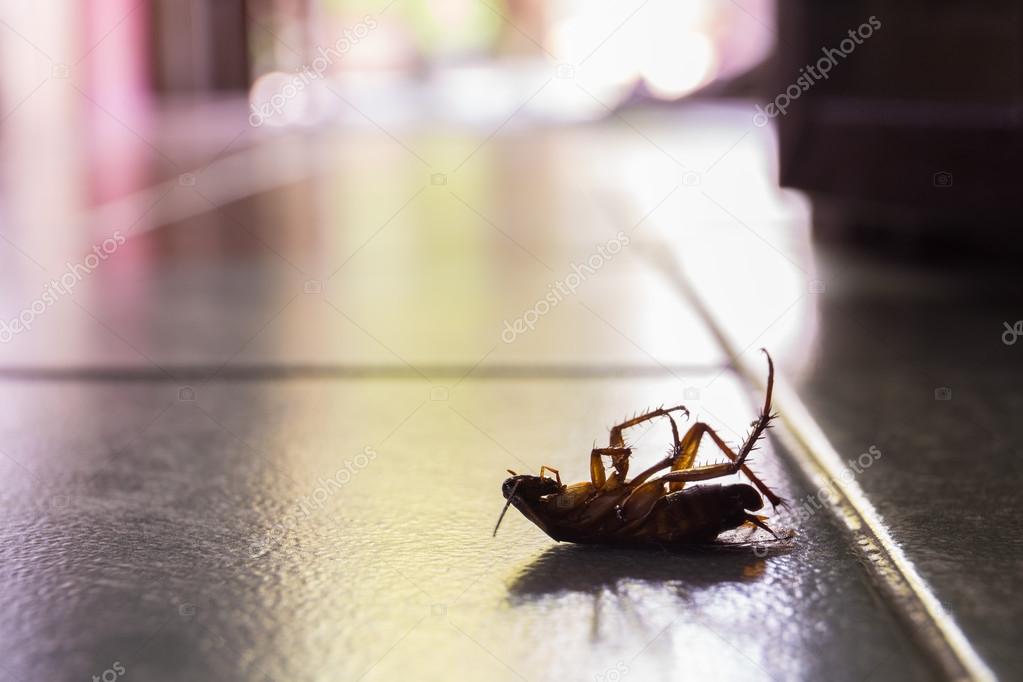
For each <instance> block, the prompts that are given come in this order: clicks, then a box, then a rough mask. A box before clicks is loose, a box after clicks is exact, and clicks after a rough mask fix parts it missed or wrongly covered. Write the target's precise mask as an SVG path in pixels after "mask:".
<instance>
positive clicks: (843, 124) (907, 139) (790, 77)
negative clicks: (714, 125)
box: [769, 0, 1023, 240]
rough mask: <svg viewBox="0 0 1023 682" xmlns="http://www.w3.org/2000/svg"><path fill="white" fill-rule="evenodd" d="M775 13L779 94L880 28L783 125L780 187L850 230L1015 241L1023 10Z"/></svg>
mask: <svg viewBox="0 0 1023 682" xmlns="http://www.w3.org/2000/svg"><path fill="white" fill-rule="evenodd" d="M778 12H779V21H778V56H777V60H776V67H777V68H776V70H775V76H774V81H775V85H774V88H775V89H774V93H775V95H778V94H781V93H783V92H785V90H786V89H787V88H788V87H789V86H790V85H791V84H792V83H794V82H796V80H797V78H798V77H799V76H800V75H802V74H801V71H800V69H804V72H803V73H805V69H806V67H807V65H814V64H815V63H816V62H817V60H818V59H820V58H821V57H822V55H824V54H825V50H833V49H835V48H838V47H839V45H840V44H841V43H842V41H843V40H844V39H846V38H848V37H849V34H848V32H849V31H850V30H852V31H856V30H857V28H858V27H859V26H861V25H862V24H863V23H864V22H869V21H871V17H873V18H874V19H875V20H876V22H877V23H879V24H880V27H879V28H878V29H877V30H874V31H873V32H872V35H870V37H869V38H867V39H864V40H862V44H857V45H856V46H855V48H854V49H853V51H852V52H851V53H849V54H848V56H843V57H841V58H840V59H838V60H836V61H837V62H838V63H836V64H835V65H834V66H833V68H832V69H831V70H830V72H829V73H828V77H827V78H826V79H823V78H822V79H819V80H816V81H814V82H812V84H811V85H810V87H808V88H806V89H805V91H804V90H803V89H802V88H800V95H799V96H798V97H796V98H794V99H793V100H792V102H791V104H790V106H789V108H788V113H787V114H785V115H779V116H778V117H777V120H778V128H779V136H780V147H779V154H780V171H781V181H782V184H784V185H786V186H789V187H795V188H798V189H801V190H805V191H806V192H808V193H809V194H810V195H811V197H812V198H813V200H814V203H815V205H816V206H818V207H819V208H820V211H819V213H820V214H821V215H822V216H824V215H831V216H835V215H839V216H843V217H844V219H843V220H839V221H838V222H839V223H843V224H844V227H849V226H850V225H852V224H863V223H870V224H873V225H875V226H876V225H887V226H888V227H890V228H891V229H901V228H903V227H907V226H910V225H912V226H915V227H917V228H921V226H925V227H926V228H927V229H929V228H930V227H932V226H935V225H942V226H959V227H961V226H963V225H969V226H970V228H971V229H976V230H982V231H989V232H990V234H995V235H997V238H998V239H1000V240H1001V239H1004V240H1010V239H1017V237H1016V232H1017V230H1016V229H1014V225H1015V224H1019V219H1020V218H1021V217H1023V155H1021V141H1023V3H1021V2H1020V1H1019V0H982V1H980V2H966V1H962V2H952V1H949V0H930V1H928V2H925V1H922V0H911V1H900V2H881V1H879V0H874V1H860V2H841V3H831V2H828V3H824V2H818V1H814V0H779V4H778ZM848 46H849V43H848V42H847V43H846V47H848ZM791 92H792V93H793V94H794V93H795V90H792V91H791ZM775 95H770V96H769V99H770V98H771V97H774V96H775ZM822 222H828V221H826V220H824V221H822ZM844 227H842V226H840V227H839V228H838V229H844ZM832 228H834V225H832ZM821 229H825V230H826V229H829V228H828V227H827V226H822V228H821Z"/></svg>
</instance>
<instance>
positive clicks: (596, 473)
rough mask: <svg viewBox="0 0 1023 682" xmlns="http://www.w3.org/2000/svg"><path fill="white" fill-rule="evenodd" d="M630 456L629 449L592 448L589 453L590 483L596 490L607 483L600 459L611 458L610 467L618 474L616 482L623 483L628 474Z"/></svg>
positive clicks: (630, 451)
mask: <svg viewBox="0 0 1023 682" xmlns="http://www.w3.org/2000/svg"><path fill="white" fill-rule="evenodd" d="M631 454H632V450H631V449H630V448H625V447H622V448H594V449H593V450H591V451H590V482H591V483H593V486H594V487H595V488H597V489H598V490H599V489H600V488H603V487H604V484H605V483H606V482H607V478H606V474H605V472H604V462H603V461H602V460H601V458H602V457H610V458H611V466H612V467H614V470H615V472H617V474H618V481H619V482H623V481H625V477H626V476H627V475H628V473H629V456H630V455H631Z"/></svg>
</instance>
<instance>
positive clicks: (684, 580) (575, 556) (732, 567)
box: [508, 544, 770, 604]
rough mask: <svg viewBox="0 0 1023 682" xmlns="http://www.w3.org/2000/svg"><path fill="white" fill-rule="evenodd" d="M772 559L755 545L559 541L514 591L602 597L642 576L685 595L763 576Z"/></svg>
mask: <svg viewBox="0 0 1023 682" xmlns="http://www.w3.org/2000/svg"><path fill="white" fill-rule="evenodd" d="M769 560H770V557H764V558H761V557H759V556H757V554H755V553H754V551H753V549H752V548H751V547H749V546H743V547H730V546H728V545H725V544H722V545H720V546H716V547H700V548H693V549H691V550H680V551H671V552H669V551H662V550H649V551H637V550H635V549H623V548H608V547H587V546H582V545H557V546H555V547H551V548H550V549H548V550H547V551H545V552H544V553H543V554H541V555H540V556H539V557H538V558H537V559H536V560H534V561H533V562H532V563H530V564H529V565H528V566H526V567H525V568H524V569H522V570H520V571H519V573H518V574H517V575H516V576H515V577H514V579H513V580H512V583H511V585H510V586H509V588H508V594H509V597H510V599H511V601H512V603H513V604H515V603H516V602H522V601H530V600H534V599H538V598H541V597H544V596H547V595H555V594H562V593H566V592H581V593H586V594H592V595H594V596H597V597H599V596H600V595H602V594H605V593H607V594H619V593H621V592H622V588H623V586H625V585H627V584H629V583H636V582H639V583H647V584H649V585H651V586H655V587H660V588H664V589H666V590H669V591H671V592H672V593H674V594H675V595H676V596H678V597H680V598H685V597H686V596H687V595H689V594H691V593H692V592H693V591H696V590H700V589H703V588H706V587H710V586H715V585H720V584H722V583H733V582H752V581H756V580H759V579H760V578H761V577H763V575H764V573H765V571H766V567H767V561H769Z"/></svg>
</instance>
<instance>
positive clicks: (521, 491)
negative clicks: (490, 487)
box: [501, 474, 561, 502]
mask: <svg viewBox="0 0 1023 682" xmlns="http://www.w3.org/2000/svg"><path fill="white" fill-rule="evenodd" d="M560 490H561V486H559V485H558V482H557V481H555V480H554V479H552V478H546V477H541V476H528V475H525V474H519V475H518V476H512V477H511V478H506V479H505V481H504V483H503V484H501V493H502V494H503V495H504V499H506V500H508V501H512V500H511V496H512V494H514V495H515V497H516V498H518V499H521V500H524V501H527V502H534V501H536V500H539V499H540V498H541V497H543V496H544V495H550V494H551V493H556V492H559V491H560Z"/></svg>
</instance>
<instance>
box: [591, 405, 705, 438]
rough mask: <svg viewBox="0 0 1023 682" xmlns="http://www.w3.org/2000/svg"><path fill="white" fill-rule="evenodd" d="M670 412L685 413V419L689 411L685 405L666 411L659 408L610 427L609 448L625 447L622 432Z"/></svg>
mask: <svg viewBox="0 0 1023 682" xmlns="http://www.w3.org/2000/svg"><path fill="white" fill-rule="evenodd" d="M672 412H685V413H686V416H687V417H688V416H689V410H687V409H686V406H685V405H676V406H675V407H669V408H668V409H664V408H663V407H659V408H657V409H656V410H651V411H649V412H647V413H646V414H641V415H639V416H638V417H633V418H632V419H628V420H626V421H623V422H622V423H621V424H618V425H617V426H613V427H611V438H610V445H611V447H613V448H623V447H625V439H624V438H622V431H623V430H625V429H627V428H630V427H632V426H636V425H637V424H642V423H643V422H646V421H650V420H651V419H656V418H657V417H666V416H668V415H669V414H671V413H672Z"/></svg>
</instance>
